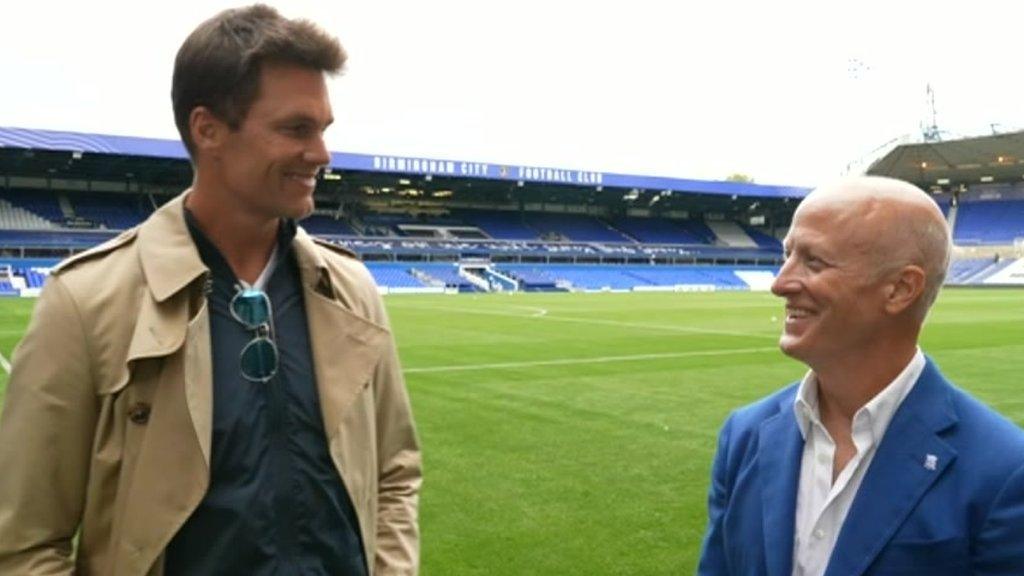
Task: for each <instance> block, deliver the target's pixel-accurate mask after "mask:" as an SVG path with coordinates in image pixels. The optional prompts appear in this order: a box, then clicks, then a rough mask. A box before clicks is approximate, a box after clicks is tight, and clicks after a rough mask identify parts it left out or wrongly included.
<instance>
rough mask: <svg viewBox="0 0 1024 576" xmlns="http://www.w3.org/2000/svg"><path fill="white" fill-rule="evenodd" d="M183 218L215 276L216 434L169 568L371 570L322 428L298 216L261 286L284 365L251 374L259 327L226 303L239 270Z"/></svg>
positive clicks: (225, 575) (200, 571) (198, 575)
mask: <svg viewBox="0 0 1024 576" xmlns="http://www.w3.org/2000/svg"><path fill="white" fill-rule="evenodd" d="M186 221H187V222H188V225H189V231H190V232H191V233H192V238H193V241H194V242H195V244H196V247H197V248H198V250H199V254H200V257H201V258H202V260H203V262H204V263H205V264H206V266H207V267H208V268H209V269H210V271H211V279H212V286H211V287H210V290H209V294H208V296H207V302H208V307H209V312H210V341H211V347H212V351H211V352H212V358H213V443H212V448H211V456H210V486H209V490H208V491H207V493H206V495H205V497H204V498H203V500H202V502H200V504H199V507H198V508H197V509H196V510H195V512H193V514H192V516H190V517H189V518H188V520H187V521H186V522H185V524H184V525H183V526H182V528H181V530H179V531H178V533H177V534H176V535H175V536H174V538H173V539H172V540H171V542H170V544H169V545H168V547H167V550H166V556H165V558H166V560H165V571H166V574H167V575H168V576H177V575H188V576H204V575H209V576H215V575H216V576H230V575H235V574H237V575H246V576H262V575H268V576H269V575H293V574H294V575H298V574H302V575H307V574H308V575H328V574H329V575H332V576H334V575H341V576H349V575H352V576H364V575H365V574H366V573H367V569H366V565H367V564H366V559H365V557H364V554H363V548H362V541H361V537H360V535H359V524H358V519H357V518H356V513H355V510H354V508H353V506H352V503H351V500H350V499H349V495H348V493H347V491H346V490H345V487H344V484H342V481H341V478H340V477H339V475H338V472H337V470H336V469H335V467H334V464H333V463H332V460H331V456H330V453H329V451H328V446H327V439H326V435H325V434H324V428H323V418H322V416H321V412H320V401H319V396H318V394H317V388H316V377H315V374H314V370H313V360H312V353H311V348H310V343H309V330H308V326H307V323H306V312H305V305H304V302H303V296H302V285H301V282H300V279H299V273H298V265H297V262H296V260H295V255H294V252H293V251H292V250H291V249H290V246H291V241H292V239H293V238H294V236H295V224H294V222H285V223H283V224H282V226H281V231H280V233H279V239H278V249H277V252H278V257H277V266H276V268H275V269H274V270H273V272H272V273H271V275H270V278H269V280H268V281H267V284H266V287H265V292H266V293H267V295H268V296H269V298H270V302H271V307H272V309H273V329H274V334H273V336H274V340H275V342H276V344H277V348H278V353H279V367H278V371H277V374H276V375H275V376H274V377H273V378H272V379H271V380H270V381H268V382H251V381H249V380H246V379H245V378H244V377H243V376H242V373H241V368H240V364H239V356H240V354H241V351H242V348H243V347H244V346H245V345H246V344H247V343H248V342H249V341H250V340H252V339H253V337H254V336H255V331H254V330H250V329H247V328H245V326H243V325H242V324H241V323H239V322H238V321H237V320H235V318H234V317H233V316H232V315H231V312H230V310H229V309H228V306H229V303H230V302H231V298H232V297H233V296H234V295H235V292H236V291H237V289H238V285H239V283H238V280H237V279H236V278H235V275H234V273H233V272H232V271H231V268H230V267H229V266H228V264H227V262H226V261H225V260H224V257H223V256H222V255H221V254H220V252H219V251H218V250H217V248H216V247H215V246H214V245H213V244H212V243H211V242H210V241H209V240H208V239H207V238H206V237H205V236H204V235H203V234H202V232H201V231H200V230H199V228H198V226H196V224H195V221H194V218H193V217H192V215H191V214H189V213H188V212H186ZM167 473H168V474H173V473H174V471H173V470H168V471H167Z"/></svg>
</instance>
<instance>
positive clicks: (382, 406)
mask: <svg viewBox="0 0 1024 576" xmlns="http://www.w3.org/2000/svg"><path fill="white" fill-rule="evenodd" d="M344 60H345V54H344V52H343V51H342V49H341V47H340V45H338V43H337V40H335V39H333V38H331V37H330V36H328V35H326V34H325V33H324V32H323V31H322V30H320V29H319V28H317V27H316V26H314V25H312V24H311V23H309V22H306V21H297V20H288V19H285V18H283V17H281V16H280V15H279V14H277V12H276V11H274V10H273V9H270V8H267V7H264V6H254V7H251V8H245V9H239V10H229V11H226V12H223V13H221V14H219V15H217V16H216V17H214V18H212V19H211V20H209V21H207V22H205V23H204V24H202V25H201V26H200V27H199V28H197V29H196V31H195V32H193V33H192V35H191V36H190V37H189V38H188V40H186V42H185V44H184V45H183V46H182V48H181V50H180V51H179V54H178V57H177V60H176V62H175V75H174V83H173V89H172V91H173V94H172V96H173V100H174V108H175V119H176V122H177V125H178V128H179V131H180V132H181V134H182V139H183V140H184V142H185V144H186V147H187V149H188V150H189V153H190V155H191V158H192V162H193V165H194V167H195V178H194V180H193V185H192V187H191V188H190V189H189V190H188V191H186V192H185V193H184V194H182V195H181V196H179V197H178V198H176V199H175V200H172V201H171V202H169V203H167V204H166V205H164V206H163V207H162V208H160V209H159V210H157V211H156V213H154V214H153V215H152V216H151V217H150V218H149V219H148V220H147V221H146V222H144V223H143V224H141V225H140V226H139V227H137V228H135V229H132V230H128V231H126V232H125V233H123V234H121V235H120V236H118V237H117V238H115V239H114V240H112V241H110V242H107V243H106V244H104V245H102V246H99V247H97V248H95V249H93V250H90V251H88V252H86V253H83V254H80V255H78V256H76V257H73V258H70V259H69V260H67V261H65V262H64V263H62V264H61V265H60V266H59V267H58V268H57V269H55V270H54V271H53V273H52V275H51V277H50V279H49V281H48V283H47V285H46V287H45V289H44V290H43V293H42V295H41V297H40V299H39V301H38V303H37V304H36V308H35V313H34V316H33V318H32V321H31V324H30V326H29V329H28V332H27V333H26V335H25V337H24V339H23V340H22V342H21V343H20V345H19V347H18V349H17V350H16V352H15V355H14V360H13V372H12V374H11V379H10V384H9V388H8V393H7V398H6V403H5V406H4V409H3V415H2V417H0V574H4V575H8V574H9V575H22V574H32V575H34V574H99V575H103V576H122V575H124V576H127V575H144V574H150V575H159V574H189V575H199V574H264V573H266V574H376V575H377V576H381V575H385V574H415V573H416V572H417V566H418V552H419V534H418V527H417V499H418V493H419V488H420V482H421V471H420V452H419V447H418V442H417V438H416V433H415V428H414V425H413V420H412V416H411V413H410V409H409V401H408V397H407V393H406V390H405V386H404V383H403V379H402V375H401V371H400V367H399V363H398V359H397V356H396V352H395V344H394V340H393V338H392V336H391V333H390V332H389V329H388V320H387V317H386V315H385V312H384V309H383V306H382V303H381V300H380V298H379V296H378V294H377V292H376V288H375V286H374V283H373V281H372V279H371V277H370V275H369V274H368V272H367V270H366V268H365V267H364V266H363V265H362V264H360V263H359V262H358V261H357V260H356V259H355V258H354V257H353V255H352V254H350V253H348V252H346V251H345V250H342V249H340V248H337V247H334V246H331V245H328V244H325V243H321V242H319V241H317V240H314V239H312V238H310V237H309V236H308V235H307V234H306V233H305V232H304V231H303V230H301V229H298V228H296V226H295V224H294V221H295V220H297V219H299V218H302V217H304V216H306V215H308V214H309V213H310V212H311V211H312V208H313V200H312V196H313V189H314V185H315V176H316V174H317V171H318V170H319V169H321V168H323V167H324V166H325V165H327V164H328V162H329V160H330V156H329V154H328V152H327V150H326V148H325V146H324V142H323V131H324V130H325V129H326V128H327V126H328V125H329V124H330V123H331V121H332V119H333V118H332V113H331V107H330V102H329V99H328V97H327V89H326V83H325V80H324V76H325V73H328V74H331V73H337V72H338V71H340V69H341V68H342V66H343V64H344ZM76 534H77V537H78V538H77V541H76V540H75V538H76Z"/></svg>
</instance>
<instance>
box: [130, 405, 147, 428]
mask: <svg viewBox="0 0 1024 576" xmlns="http://www.w3.org/2000/svg"><path fill="white" fill-rule="evenodd" d="M151 411H152V407H151V406H150V405H149V404H146V403H145V402H136V403H135V404H132V405H131V407H130V408H128V419H129V420H131V421H132V422H133V423H134V424H145V423H146V422H149V413H150V412H151Z"/></svg>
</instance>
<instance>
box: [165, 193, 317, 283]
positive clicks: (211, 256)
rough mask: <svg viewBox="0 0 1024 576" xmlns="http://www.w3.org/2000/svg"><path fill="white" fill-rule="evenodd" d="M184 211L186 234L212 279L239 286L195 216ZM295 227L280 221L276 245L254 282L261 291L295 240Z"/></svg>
mask: <svg viewBox="0 0 1024 576" xmlns="http://www.w3.org/2000/svg"><path fill="white" fill-rule="evenodd" d="M184 211H185V224H186V225H187V226H188V232H189V234H190V235H191V236H192V241H193V242H194V243H195V245H196V250H197V251H198V252H199V258H200V259H202V261H203V264H205V265H206V266H207V267H208V268H209V269H210V271H211V272H212V273H213V275H214V277H215V278H216V277H220V278H222V279H223V280H224V281H226V282H227V283H228V285H229V286H235V285H236V284H239V282H240V281H239V279H238V278H237V277H236V276H235V273H234V271H233V270H231V266H229V265H228V262H227V260H226V259H225V258H224V255H223V254H221V252H220V250H218V249H217V246H216V245H214V243H213V242H212V241H211V240H210V239H209V238H207V236H206V234H204V233H203V231H202V229H201V228H200V227H199V223H198V221H197V220H196V217H195V215H193V214H192V211H191V210H189V209H188V208H184ZM297 229H298V227H297V225H296V224H295V221H294V220H291V219H282V220H281V224H280V226H279V227H278V232H277V243H276V244H275V245H274V250H273V252H271V254H270V259H269V260H268V262H267V266H266V268H264V271H263V273H262V274H260V278H259V279H258V280H257V281H256V284H255V286H256V287H258V288H260V289H262V288H263V287H264V285H265V284H266V281H267V279H268V277H269V273H268V272H269V271H271V270H272V269H273V268H274V265H275V264H276V262H277V260H278V259H280V258H281V257H283V256H284V255H285V254H286V253H287V250H288V247H289V246H290V245H291V243H292V240H293V239H294V238H295V234H296V232H297Z"/></svg>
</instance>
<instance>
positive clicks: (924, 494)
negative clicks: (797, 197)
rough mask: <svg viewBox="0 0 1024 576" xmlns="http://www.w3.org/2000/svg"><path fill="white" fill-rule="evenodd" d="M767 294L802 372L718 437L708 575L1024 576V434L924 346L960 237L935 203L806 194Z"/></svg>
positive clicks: (914, 196)
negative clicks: (780, 306) (953, 379)
mask: <svg viewBox="0 0 1024 576" xmlns="http://www.w3.org/2000/svg"><path fill="white" fill-rule="evenodd" d="M785 250H786V260H785V263H784V264H783V266H782V269H781V270H780V271H779V275H778V278H777V279H776V280H775V283H774V284H773V286H772V292H773V293H775V294H776V295H777V296H779V297H781V298H784V299H785V302H786V319H785V326H784V329H783V333H782V336H781V339H780V347H781V349H782V351H783V352H784V353H786V354H787V355H789V356H791V357H793V358H796V359H798V360H800V361H801V362H803V363H804V364H806V365H807V366H808V367H809V368H810V370H809V372H808V373H807V375H806V376H805V377H804V379H803V380H802V381H801V382H799V383H797V384H794V385H792V386H789V387H787V388H785V389H783V390H782V391H780V392H777V393H775V394H773V395H772V396H769V397H768V398H765V399H763V400H761V401H759V402H757V403H755V404H753V405H750V406H747V407H745V408H742V409H740V410H737V411H736V412H735V413H733V414H732V415H731V416H730V417H729V418H728V420H727V421H726V423H725V425H724V426H723V428H722V431H721V434H720V437H719V442H718V453H717V455H716V457H715V462H714V468H713V472H712V476H713V477H712V482H711V489H710V495H709V499H708V509H709V510H708V511H709V523H708V529H707V534H706V536H705V539H704V545H703V550H702V553H701V560H700V565H699V568H698V572H699V574H701V575H705V576H712V575H715V576H717V575H736V576H740V575H742V576H755V575H768V576H790V575H793V576H818V575H825V576H859V575H865V576H868V575H872V576H874V575H889V574H892V575H897V574H899V575H910V574H920V575H922V576H924V575H927V576H942V575H950V576H953V575H955V576H963V575H982V574H985V575H994V574H999V575H1006V576H1011V575H1013V576H1022V575H1024V430H1021V428H1019V427H1018V426H1016V425H1014V424H1013V423H1011V422H1009V421H1008V420H1006V419H1004V418H1003V417H1001V416H999V415H998V414H996V413H995V412H994V411H992V410H991V409H990V408H988V407H986V406H984V405H983V404H981V403H980V402H978V401H977V400H975V399H973V398H971V397H970V396H969V395H968V394H966V393H965V392H963V391H961V390H959V389H957V388H956V387H954V386H953V385H952V384H951V383H950V382H949V381H948V380H946V379H945V378H944V377H943V376H942V374H941V373H940V372H939V369H938V367H937V366H936V365H935V364H934V362H932V361H931V360H930V359H927V358H926V357H925V356H924V355H923V353H922V352H921V350H920V348H918V346H917V339H918V335H919V333H920V329H921V325H922V324H923V322H924V319H925V316H926V315H927V312H928V309H929V307H930V306H931V304H932V303H933V302H934V300H935V297H936V295H937V294H938V291H939V288H940V286H941V285H942V281H943V279H944V277H945V271H946V267H947V265H948V261H949V252H950V238H949V229H948V226H947V225H946V222H945V219H944V217H943V215H942V213H941V211H940V210H939V209H938V207H937V206H936V205H935V203H934V202H933V201H932V200H931V199H930V198H929V197H928V195H927V194H925V193H924V192H922V191H921V190H920V189H918V188H916V187H915V186H912V185H910V184H907V183H905V182H901V181H897V180H891V179H886V178H871V177H862V178H856V179H851V180H844V181H842V182H840V183H838V184H835V185H832V186H827V187H823V188H819V189H817V190H815V191H814V192H812V193H811V194H810V195H809V196H807V198H805V199H804V201H803V202H802V203H801V205H800V206H799V207H798V209H797V211H796V213H795V214H794V217H793V224H792V226H791V228H790V230H789V233H788V235H787V236H786V240H785Z"/></svg>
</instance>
